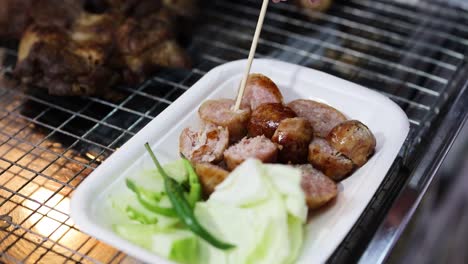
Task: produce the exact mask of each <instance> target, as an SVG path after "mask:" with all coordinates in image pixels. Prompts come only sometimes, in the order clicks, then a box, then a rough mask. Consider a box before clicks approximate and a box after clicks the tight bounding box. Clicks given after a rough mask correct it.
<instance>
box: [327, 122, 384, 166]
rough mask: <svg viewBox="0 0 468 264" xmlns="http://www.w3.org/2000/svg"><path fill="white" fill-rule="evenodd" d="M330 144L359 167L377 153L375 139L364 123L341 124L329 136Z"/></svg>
mask: <svg viewBox="0 0 468 264" xmlns="http://www.w3.org/2000/svg"><path fill="white" fill-rule="evenodd" d="M327 139H328V142H329V143H330V145H331V146H332V147H333V148H335V149H336V150H338V151H339V152H341V153H343V154H344V155H346V156H347V157H348V158H350V159H351V160H352V161H353V162H354V163H355V164H356V165H357V166H358V167H361V166H363V165H364V164H365V163H366V162H367V160H368V159H369V157H370V156H372V154H374V151H375V145H376V141H375V137H374V135H373V134H372V132H371V131H370V129H369V128H368V127H367V126H366V125H364V124H363V123H361V122H359V121H356V120H350V121H346V122H344V123H341V124H339V125H338V126H336V127H335V128H333V129H332V131H331V132H330V134H329V135H328V138H327Z"/></svg>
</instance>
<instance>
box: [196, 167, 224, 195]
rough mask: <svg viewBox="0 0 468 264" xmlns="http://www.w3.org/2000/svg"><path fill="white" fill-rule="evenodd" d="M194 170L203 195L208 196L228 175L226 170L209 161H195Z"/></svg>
mask: <svg viewBox="0 0 468 264" xmlns="http://www.w3.org/2000/svg"><path fill="white" fill-rule="evenodd" d="M195 171H196V172H197V175H198V179H199V180H200V184H201V186H202V190H203V195H204V196H205V197H209V196H210V195H211V194H212V193H213V192H214V190H215V188H216V186H218V185H219V184H220V183H222V182H223V181H224V180H225V179H226V178H227V176H228V175H229V172H228V171H227V170H225V169H223V168H221V167H220V166H217V165H214V164H211V163H196V164H195Z"/></svg>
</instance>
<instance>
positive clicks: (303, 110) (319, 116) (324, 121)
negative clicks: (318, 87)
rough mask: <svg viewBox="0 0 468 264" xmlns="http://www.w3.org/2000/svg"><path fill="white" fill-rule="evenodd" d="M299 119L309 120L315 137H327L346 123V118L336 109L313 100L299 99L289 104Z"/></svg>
mask: <svg viewBox="0 0 468 264" xmlns="http://www.w3.org/2000/svg"><path fill="white" fill-rule="evenodd" d="M288 107H290V108H291V109H292V110H293V111H294V112H295V113H296V114H297V116H299V117H303V118H305V119H307V120H309V122H310V124H311V125H312V127H313V128H314V131H315V135H316V136H319V137H323V138H324V137H326V136H327V135H328V133H329V132H330V131H331V130H332V129H333V128H334V127H335V126H337V125H338V124H339V123H341V122H344V121H346V117H345V116H344V115H343V114H342V113H341V112H340V111H338V110H336V109H335V108H333V107H331V106H329V105H326V104H322V103H319V102H316V101H312V100H305V99H299V100H294V101H292V102H290V103H289V104H288Z"/></svg>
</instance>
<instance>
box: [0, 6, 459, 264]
mask: <svg viewBox="0 0 468 264" xmlns="http://www.w3.org/2000/svg"><path fill="white" fill-rule="evenodd" d="M258 7H259V1H255V0H245V1H235V0H224V1H222V0H215V1H210V3H204V7H203V8H202V15H201V17H202V18H203V19H201V21H199V24H198V25H197V27H196V29H195V31H194V34H193V38H192V39H191V41H190V43H189V45H188V49H189V52H190V53H191V54H192V57H193V60H194V66H193V69H191V70H169V69H162V70H161V71H160V72H158V74H157V75H156V76H155V77H154V78H152V79H150V80H148V81H146V82H145V83H143V84H142V85H140V86H137V87H119V88H117V89H116V91H117V93H118V96H114V97H113V98H108V99H105V98H97V97H90V98H64V97H53V96H49V95H47V94H45V93H44V92H43V90H41V89H31V91H29V92H28V93H23V92H22V91H18V90H15V89H10V88H8V87H1V88H0V170H1V171H0V262H1V261H3V262H6V263H22V262H25V263H133V262H135V260H133V259H131V258H129V257H127V256H125V255H124V254H123V253H121V252H119V251H118V250H116V249H114V248H112V247H110V246H108V245H106V244H104V243H102V242H99V241H97V240H96V239H94V238H92V237H89V236H87V235H85V234H83V233H81V232H80V230H79V228H77V227H76V226H75V225H74V223H73V221H72V219H70V217H69V205H68V203H69V199H70V196H71V195H72V194H73V190H74V189H75V188H76V187H77V186H78V185H79V184H80V182H81V181H82V180H83V179H84V178H86V176H87V175H89V174H90V173H91V172H92V171H93V170H94V169H95V168H96V167H97V166H99V164H100V163H101V162H102V161H103V160H105V159H106V158H107V157H108V156H109V155H111V154H112V153H113V152H114V151H115V150H116V149H118V148H119V147H120V146H121V145H122V144H124V143H125V142H126V141H127V140H128V139H129V138H130V137H132V136H133V135H134V134H135V133H137V132H138V131H139V130H140V129H141V128H142V127H144V126H145V125H146V124H147V123H148V122H150V121H151V120H152V119H153V118H154V117H155V116H157V115H158V114H159V113H160V112H161V111H163V110H164V109H165V108H166V107H167V106H168V105H169V104H171V102H173V101H174V100H176V99H177V98H178V97H179V96H180V95H181V94H183V93H184V91H186V90H187V89H189V87H190V86H191V85H192V84H194V83H195V82H196V81H197V80H198V79H200V78H201V77H202V76H203V75H204V74H205V73H206V72H207V71H209V70H210V69H212V68H213V67H215V66H217V65H219V64H222V63H225V62H228V61H232V60H237V59H243V58H245V57H246V56H247V54H248V49H249V46H250V41H251V37H252V35H253V31H254V29H255V24H256V19H257V15H258ZM467 20H468V13H467V12H465V11H464V10H462V9H459V8H457V7H453V6H448V5H446V4H444V3H428V2H418V4H417V5H411V3H400V2H394V1H384V0H377V1H376V0H350V1H346V2H342V3H341V2H340V3H338V4H336V5H334V6H333V7H332V8H331V10H329V11H328V12H326V13H310V12H306V11H303V10H300V9H299V8H298V7H296V6H295V5H293V4H281V5H272V6H271V8H270V12H269V13H268V14H267V18H266V22H265V26H264V31H263V33H262V37H261V39H260V42H259V47H258V57H268V58H276V59H280V60H285V61H288V62H292V63H297V64H301V65H305V66H308V67H311V68H314V69H319V70H322V71H325V72H328V73H331V74H333V75H336V76H339V77H342V78H345V79H348V80H351V81H353V82H356V83H359V84H362V85H364V86H366V87H369V88H371V89H375V90H377V91H379V92H381V93H383V94H385V95H386V96H388V97H390V98H391V99H392V100H394V101H395V102H396V103H398V104H399V105H400V106H401V107H402V108H403V109H404V110H405V111H406V113H407V115H408V116H409V118H410V121H411V133H410V137H409V138H408V140H407V143H406V145H405V148H404V149H403V151H402V153H401V155H400V160H402V162H399V163H398V162H396V163H395V164H394V166H393V168H392V171H396V170H400V169H401V167H405V166H407V164H405V162H404V160H406V158H407V157H408V156H409V157H411V155H412V150H413V149H415V148H416V147H417V145H418V144H419V142H420V141H421V139H423V138H424V137H427V130H430V129H431V128H432V127H433V126H434V121H435V120H436V119H437V118H438V117H439V116H440V115H441V112H443V109H444V107H445V106H446V105H447V104H449V103H450V100H451V98H453V97H454V96H455V95H456V94H457V92H458V91H459V90H460V89H461V88H460V86H458V85H450V84H452V83H453V82H454V79H456V76H457V73H458V72H459V71H460V69H462V67H463V66H464V63H465V55H466V54H467V51H468V26H466V25H467V22H468V21H467ZM2 46H3V49H2V51H1V54H3V55H2V56H1V57H3V59H4V65H5V66H4V67H3V69H2V70H3V71H8V70H9V69H10V68H11V67H12V65H13V64H14V61H15V60H16V51H15V50H14V49H12V48H11V47H13V46H14V44H11V43H7V42H2ZM383 118H384V117H383ZM413 155H414V154H413ZM392 175H393V174H392V173H390V174H389V175H388V176H387V178H386V180H385V182H384V183H383V185H382V187H381V188H380V189H379V191H378V192H377V194H376V196H375V197H374V199H373V200H372V202H371V204H370V205H369V207H368V208H367V210H366V212H365V213H364V214H363V216H362V217H361V219H360V221H359V223H358V224H357V225H356V227H355V228H354V229H353V231H352V232H351V233H350V235H348V237H347V238H346V240H345V241H344V242H343V244H342V245H341V246H340V248H339V249H338V250H337V252H336V253H335V255H334V256H333V257H332V258H331V260H330V261H331V262H337V261H339V260H344V259H350V256H349V254H350V253H349V252H351V251H353V249H355V248H357V247H359V246H358V244H365V242H366V240H365V239H364V240H363V239H362V237H363V235H362V234H359V233H363V231H367V234H368V235H371V234H372V228H374V229H375V228H376V227H375V226H376V225H378V222H379V221H378V220H379V217H378V215H379V214H382V213H383V212H385V208H388V204H389V203H391V201H392V200H393V199H394V198H395V196H396V194H397V193H398V190H399V188H401V185H402V183H403V182H404V181H405V179H401V178H398V177H396V176H392ZM377 208H380V209H377ZM370 222H375V223H376V224H374V225H373V226H374V227H372V225H371V224H369V223H370ZM361 247H362V245H361ZM357 252H362V251H357Z"/></svg>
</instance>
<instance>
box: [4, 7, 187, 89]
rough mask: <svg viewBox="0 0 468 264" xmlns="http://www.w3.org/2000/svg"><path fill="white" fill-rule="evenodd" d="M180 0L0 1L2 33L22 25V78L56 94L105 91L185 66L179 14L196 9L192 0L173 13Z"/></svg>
mask: <svg viewBox="0 0 468 264" xmlns="http://www.w3.org/2000/svg"><path fill="white" fill-rule="evenodd" d="M184 2H186V1H158V0H145V1H135V0H129V1H124V0H36V1H26V0H15V1H13V0H4V1H2V2H0V35H1V36H3V35H8V36H9V35H12V36H13V37H19V35H20V34H21V33H22V32H23V31H25V32H24V33H23V34H22V37H21V47H20V50H21V51H20V53H21V56H20V57H19V58H18V61H17V63H16V65H17V66H16V69H15V76H16V78H17V79H19V80H20V81H21V82H22V83H23V84H26V85H28V84H34V85H35V86H38V87H44V88H47V89H48V91H49V93H50V94H53V95H66V96H77V95H105V94H106V92H107V91H108V88H110V87H111V86H114V85H115V84H117V83H122V82H125V83H138V82H141V81H143V80H146V79H148V78H149V77H150V76H151V75H153V74H155V73H156V71H157V70H159V69H160V68H161V67H175V68H187V67H190V61H189V59H188V56H187V55H186V53H185V51H184V50H183V49H182V47H181V46H180V45H179V44H178V42H177V40H176V35H177V33H176V30H177V23H176V21H177V20H178V18H179V17H180V16H181V15H184V16H185V15H187V16H188V15H189V14H188V13H191V12H195V11H193V10H192V7H194V6H195V1H191V0H188V1H187V2H190V5H188V6H187V9H184V10H182V11H178V12H176V10H175V9H174V8H175V7H179V5H180V4H181V3H184ZM1 7H4V9H2V8H1ZM173 9H174V10H173ZM5 12H7V13H5ZM12 12H13V13H12ZM3 13H5V14H4V16H2V14H3ZM12 16H13V17H12ZM5 17H6V18H7V19H8V21H7V20H5V21H4V18H5ZM10 17H11V19H10ZM11 20H13V21H14V23H15V25H10V23H11ZM28 25H29V26H28ZM26 27H27V28H29V29H28V30H25V28H26ZM51 32H56V33H53V34H52V33H51ZM50 35H54V36H55V35H60V37H59V39H60V41H58V42H57V41H55V39H57V38H55V37H54V38H51V37H50Z"/></svg>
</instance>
